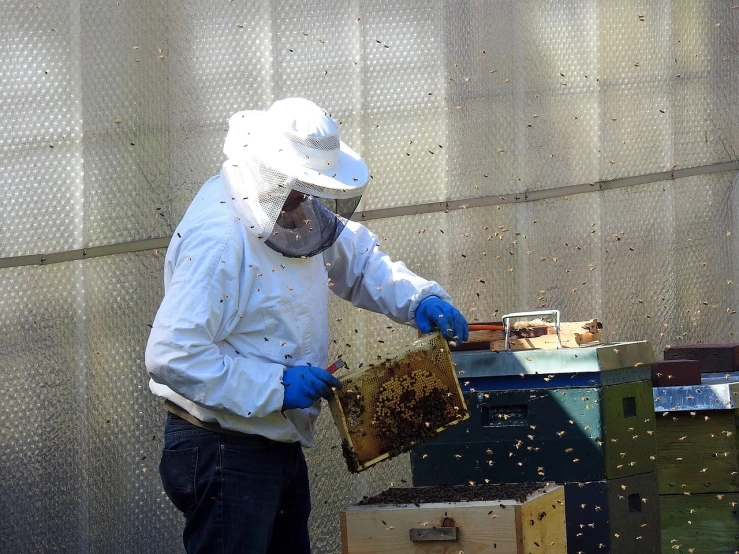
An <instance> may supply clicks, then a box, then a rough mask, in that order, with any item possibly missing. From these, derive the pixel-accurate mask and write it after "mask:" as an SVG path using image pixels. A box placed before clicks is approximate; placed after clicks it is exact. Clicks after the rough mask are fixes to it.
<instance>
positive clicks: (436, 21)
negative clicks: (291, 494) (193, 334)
mask: <svg viewBox="0 0 739 554" xmlns="http://www.w3.org/2000/svg"><path fill="white" fill-rule="evenodd" d="M1 5H2V13H3V17H2V18H1V19H0V45H1V46H2V48H0V116H1V118H0V121H1V122H2V123H0V128H1V129H2V133H1V134H0V167H1V168H2V176H1V177H0V179H2V197H1V199H0V375H1V376H2V380H1V381H0V383H1V384H0V448H2V456H0V469H1V470H2V471H0V543H1V544H2V545H3V550H4V551H9V552H11V551H13V552H52V551H59V552H147V553H148V552H162V553H164V552H181V551H182V547H181V540H180V528H181V518H180V517H179V515H178V514H177V513H175V511H174V509H173V508H172V507H171V506H170V505H169V502H168V501H167V499H166V497H165V496H164V494H163V492H162V490H161V486H160V483H159V477H158V473H157V463H158V455H159V450H160V448H161V439H162V436H161V425H162V421H163V415H164V414H163V411H162V409H161V407H160V405H159V403H158V402H157V401H156V400H155V399H154V398H153V397H152V396H151V395H150V394H149V392H148V388H147V384H146V372H145V368H144V364H143V351H144V346H145V341H146V338H147V336H148V331H149V327H148V324H149V323H150V322H151V320H152V319H153V316H154V313H155V312H156V309H157V307H158V303H159V301H160V298H161V292H162V271H161V270H162V262H163V254H164V252H163V250H162V249H157V248H154V246H157V245H161V246H165V245H166V242H167V238H168V237H169V236H170V234H171V233H172V230H173V229H174V226H175V225H176V224H177V222H178V220H179V218H180V217H181V215H182V214H183V213H184V210H185V208H186V207H187V204H188V202H189V201H190V199H191V198H192V196H193V195H194V194H195V192H196V191H197V189H198V188H199V186H200V185H201V183H202V182H203V181H204V180H205V179H206V178H207V177H209V176H210V175H211V174H213V173H215V172H216V171H217V170H218V168H219V166H220V163H221V161H222V154H221V146H222V142H223V139H224V136H225V132H224V131H225V125H226V122H227V120H228V117H229V115H230V114H231V113H233V112H235V111H237V110H240V109H246V108H260V109H261V108H266V107H268V106H269V104H270V103H271V102H272V100H274V99H277V98H279V97H284V96H289V95H300V96H306V97H309V98H311V99H313V100H314V101H316V102H317V103H318V104H319V105H322V106H324V107H325V108H327V109H329V110H330V111H331V112H332V113H333V114H334V116H335V117H336V118H337V119H339V120H340V121H341V123H342V129H343V133H344V134H343V137H344V139H345V140H346V141H347V142H348V143H349V144H351V145H352V146H353V147H354V148H355V149H357V150H358V151H360V152H361V153H362V155H363V156H364V157H365V158H366V159H367V161H368V163H369V165H370V168H371V173H372V175H373V179H372V183H371V188H370V190H369V192H368V194H367V195H366V197H365V199H364V204H363V209H364V210H365V216H366V219H367V220H368V221H367V224H368V226H369V227H370V228H372V229H373V230H375V231H376V232H378V233H379V234H380V236H381V237H382V239H383V243H384V247H385V249H386V251H387V252H388V253H390V254H391V255H392V256H394V257H396V258H399V259H403V260H405V261H406V263H407V265H408V266H409V267H412V268H415V269H416V271H417V272H418V273H420V274H422V275H424V276H426V277H429V278H433V279H437V280H439V281H440V282H441V283H442V284H443V285H444V286H445V287H447V289H448V290H449V292H450V293H451V294H452V295H453V296H454V297H455V299H456V301H457V303H458V304H459V306H460V307H461V308H462V309H463V311H464V312H465V313H466V314H467V315H468V316H469V319H470V320H472V321H474V320H490V319H497V318H499V316H500V315H502V314H503V313H506V312H511V311H520V310H528V309H535V308H537V307H545V306H546V307H550V308H559V309H560V310H561V311H562V315H563V318H564V319H565V320H577V319H584V318H590V317H597V318H598V319H600V320H602V321H603V322H604V325H605V328H604V331H605V335H606V337H607V338H608V339H609V340H631V339H648V340H650V341H652V342H653V344H654V345H655V349H656V350H657V352H658V353H660V352H661V350H662V349H663V348H664V346H665V345H667V344H677V343H681V342H683V343H685V342H693V341H712V342H730V341H736V340H737V338H736V336H735V333H736V332H737V331H739V326H738V325H737V323H736V321H737V319H736V318H737V315H736V313H735V310H737V309H739V308H738V306H739V294H738V293H737V287H739V280H738V281H737V284H734V283H733V281H734V278H735V277H734V276H735V275H737V269H738V268H739V267H738V264H739V255H738V254H739V251H738V250H737V240H739V236H738V232H739V229H738V228H737V226H738V223H737V221H738V220H739V197H738V196H737V192H736V187H737V183H736V181H734V178H735V175H736V169H737V168H739V165H738V164H737V159H739V103H737V101H736V92H737V84H738V83H739V41H738V40H737V37H738V36H739V9H737V8H736V6H732V4H731V2H730V1H724V0H710V1H706V2H693V1H688V0H674V1H670V0H641V1H637V0H600V1H598V0H566V1H565V0H550V1H544V0H526V1H521V0H496V1H493V0H490V1H461V0H456V1H455V0H447V1H428V0H404V1H403V2H396V1H390V0H375V1H362V2H360V1H358V0H354V1H349V2H345V1H338V0H334V1H322V2H313V1H304V2H298V3H295V2H283V1H279V0H272V1H269V0H262V1H258V0H257V1H254V0H231V1H229V0H188V1H181V2H151V1H149V0H121V1H116V2H114V1H112V0H111V1H108V2H100V1H97V0H94V1H93V0H66V1H57V0H54V1H51V0H46V1H44V0H38V1H36V2H34V1H22V0H3V1H2V4H1ZM691 168H695V169H691ZM631 178H634V179H631ZM733 181H734V182H733ZM627 185H631V186H627ZM446 202H449V204H448V205H447V204H446ZM435 203H441V204H440V205H439V204H435ZM417 205H420V207H417V208H408V206H417ZM439 206H440V208H439ZM390 208H397V209H399V210H400V211H399V212H398V213H401V214H403V213H405V214H406V215H401V216H398V217H389V216H390V215H392V213H393V212H391V211H389V209H390ZM414 211H415V212H419V213H417V214H416V215H411V214H410V212H414ZM150 239H155V240H153V241H150V242H146V241H147V240H150ZM156 239H161V240H156ZM108 247H110V248H108ZM83 250H84V251H83ZM88 254H90V256H89V257H90V259H86V258H88ZM93 254H94V256H93ZM42 257H43V258H45V261H44V262H43V263H41V258H42ZM52 262H59V263H52ZM332 333H333V339H334V340H335V342H334V344H333V347H332V353H331V355H332V356H338V355H342V356H343V358H344V360H346V361H347V362H348V363H349V364H350V365H358V364H359V363H360V362H363V361H367V360H371V359H374V357H375V356H376V355H377V354H378V353H384V352H385V351H390V350H392V349H394V348H395V347H397V346H400V345H402V344H404V343H405V342H407V341H409V340H410V339H411V338H413V337H414V331H412V330H411V329H409V328H405V327H402V326H397V325H394V324H392V323H391V322H390V321H389V320H387V319H385V318H383V317H382V316H378V315H376V314H368V313H359V312H357V311H356V310H355V309H354V308H352V307H351V306H348V305H346V304H343V303H340V302H335V303H333V304H332ZM326 415H327V414H324V416H322V419H321V421H320V423H321V428H320V433H319V435H320V436H319V445H318V446H317V447H315V448H314V449H312V450H311V451H309V452H308V456H309V463H310V467H311V474H312V486H313V497H314V515H313V520H312V535H313V541H314V550H315V551H316V552H337V551H339V528H338V511H339V510H341V509H342V508H343V507H345V506H346V505H348V504H351V503H354V502H355V501H356V500H357V499H358V498H360V497H361V496H362V495H364V494H374V493H376V492H378V491H379V490H382V489H384V488H386V487H387V486H388V485H390V484H391V483H395V484H403V483H406V482H408V481H409V468H408V460H407V457H401V458H400V459H396V460H393V461H391V462H387V463H383V464H380V465H379V466H376V467H375V468H373V469H371V470H369V471H367V472H365V473H364V474H362V475H359V476H352V475H350V474H349V473H348V472H347V471H346V469H345V466H344V463H343V459H342V457H341V453H340V448H339V447H338V443H339V439H338V434H337V432H336V430H335V428H334V426H333V422H332V421H331V419H330V417H326Z"/></svg>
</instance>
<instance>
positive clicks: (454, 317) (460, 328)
mask: <svg viewBox="0 0 739 554" xmlns="http://www.w3.org/2000/svg"><path fill="white" fill-rule="evenodd" d="M416 326H417V327H418V330H419V331H421V332H422V333H424V334H426V333H430V332H431V331H433V330H434V329H438V330H439V331H440V332H441V335H442V336H443V337H444V338H445V339H446V340H448V341H455V342H462V341H465V340H467V339H468V338H469V337H470V330H469V327H468V326H467V320H466V319H465V318H464V316H463V315H462V314H461V313H460V311H459V310H458V309H457V308H455V307H454V306H452V305H451V304H450V303H449V302H444V301H443V300H442V299H441V298H439V297H438V296H429V297H428V298H424V299H423V300H421V303H420V304H419V305H418V308H416Z"/></svg>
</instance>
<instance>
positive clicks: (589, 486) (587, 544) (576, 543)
mask: <svg viewBox="0 0 739 554" xmlns="http://www.w3.org/2000/svg"><path fill="white" fill-rule="evenodd" d="M565 519H566V521H567V524H566V525H567V552H568V553H569V554H604V553H605V554H659V552H660V503H659V496H658V494H657V479H656V477H655V475H654V473H643V474H641V475H632V476H630V477H622V478H620V479H610V480H604V481H594V482H590V483H567V484H566V485H565Z"/></svg>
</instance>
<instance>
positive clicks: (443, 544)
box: [341, 487, 567, 554]
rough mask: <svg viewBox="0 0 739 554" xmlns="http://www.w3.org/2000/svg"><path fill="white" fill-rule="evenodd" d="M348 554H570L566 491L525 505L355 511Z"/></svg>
mask: <svg viewBox="0 0 739 554" xmlns="http://www.w3.org/2000/svg"><path fill="white" fill-rule="evenodd" d="M341 539H342V552H343V553H344V554H376V553H378V552H382V553H384V554H391V553H396V554H401V553H404V554H405V553H409V552H413V553H416V554H431V553H435V554H458V553H459V552H474V553H476V554H565V553H566V552H567V546H566V532H565V510H564V489H563V488H562V487H546V488H544V489H541V490H539V491H537V492H533V493H531V494H529V495H528V496H527V497H526V498H525V499H522V500H512V499H508V498H500V499H494V500H489V501H469V502H434V503H421V502H416V503H408V504H390V505H365V506H350V507H349V508H347V509H346V510H344V511H343V512H342V513H341Z"/></svg>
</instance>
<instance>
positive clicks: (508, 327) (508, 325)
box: [503, 310, 562, 351]
mask: <svg viewBox="0 0 739 554" xmlns="http://www.w3.org/2000/svg"><path fill="white" fill-rule="evenodd" d="M543 315H553V316H554V330H555V331H556V332H557V350H559V349H560V348H561V347H562V342H561V341H560V338H559V310H538V311H533V312H517V313H514V314H507V315H504V316H503V330H504V331H505V350H506V351H508V350H510V348H509V346H508V337H509V335H510V333H511V323H510V320H511V319H513V318H515V317H539V316H543Z"/></svg>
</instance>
